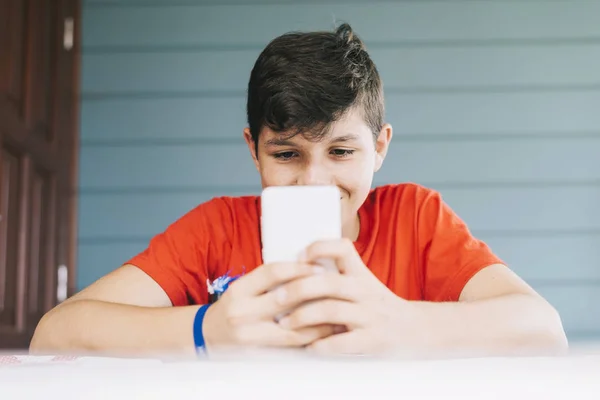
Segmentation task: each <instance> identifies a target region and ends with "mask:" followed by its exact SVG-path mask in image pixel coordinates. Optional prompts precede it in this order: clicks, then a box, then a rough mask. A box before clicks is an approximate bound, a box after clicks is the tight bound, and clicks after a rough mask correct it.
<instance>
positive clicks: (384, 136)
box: [375, 124, 393, 172]
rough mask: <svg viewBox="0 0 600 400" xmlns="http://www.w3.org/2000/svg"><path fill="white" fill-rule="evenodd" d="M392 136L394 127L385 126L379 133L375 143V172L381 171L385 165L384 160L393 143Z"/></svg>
mask: <svg viewBox="0 0 600 400" xmlns="http://www.w3.org/2000/svg"><path fill="white" fill-rule="evenodd" d="M392 136H393V130H392V125H390V124H384V125H383V127H382V128H381V131H379V136H377V140H376V141H375V153H376V154H375V172H377V171H379V169H380V168H381V166H382V165H383V160H384V159H385V156H386V155H387V151H388V148H389V146H390V142H391V141H392Z"/></svg>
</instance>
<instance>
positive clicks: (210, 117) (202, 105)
mask: <svg viewBox="0 0 600 400" xmlns="http://www.w3.org/2000/svg"><path fill="white" fill-rule="evenodd" d="M598 104H600V91H574V92H551V93H447V94H400V93H392V94H388V95H387V96H386V114H387V115H386V118H387V120H388V121H389V122H390V123H391V124H392V125H393V127H394V132H395V134H396V135H397V137H399V136H405V135H419V136H422V135H446V134H468V135H471V134H472V135H482V136H484V135H509V134H514V135H516V137H517V138H518V137H520V136H522V135H523V134H531V135H537V134H542V135H545V134H552V133H561V134H564V135H565V136H566V137H568V136H569V135H572V134H574V133H579V132H592V133H594V134H597V135H598V136H600V112H598ZM245 107H246V98H245V97H244V96H237V97H195V98H148V99H126V98H121V99H108V100H84V101H83V103H82V122H81V123H82V129H81V136H82V140H83V143H84V144H85V143H88V142H128V141H143V140H145V139H152V140H157V141H169V140H173V138H177V139H195V138H202V139H204V138H215V139H219V140H223V139H232V138H236V139H239V138H241V135H242V129H243V128H244V127H245V126H246V109H245ZM565 110H568V112H565ZM599 151H600V150H599Z"/></svg>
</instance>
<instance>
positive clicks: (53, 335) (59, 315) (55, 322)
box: [29, 301, 73, 355]
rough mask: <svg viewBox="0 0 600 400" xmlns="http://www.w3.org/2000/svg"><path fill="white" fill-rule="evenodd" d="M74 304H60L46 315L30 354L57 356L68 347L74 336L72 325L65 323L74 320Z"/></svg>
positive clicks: (30, 344) (30, 346) (40, 323)
mask: <svg viewBox="0 0 600 400" xmlns="http://www.w3.org/2000/svg"><path fill="white" fill-rule="evenodd" d="M72 303H73V302H70V301H67V302H65V303H62V304H59V305H58V306H56V307H54V308H53V309H52V310H50V311H48V312H47V313H46V314H44V316H43V317H42V318H41V319H40V321H39V322H38V324H37V326H36V328H35V331H34V332H33V336H32V338H31V342H30V343H29V353H30V354H32V355H43V354H50V353H52V354H55V353H57V352H58V351H61V350H64V349H65V348H67V347H68V346H67V344H68V343H69V342H70V340H71V336H72V332H71V331H72V329H71V328H72V324H65V322H66V321H68V320H72V319H73V315H72V314H73V313H72V311H73V310H71V306H72Z"/></svg>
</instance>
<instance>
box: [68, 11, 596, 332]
mask: <svg viewBox="0 0 600 400" xmlns="http://www.w3.org/2000/svg"><path fill="white" fill-rule="evenodd" d="M83 11H84V19H83V27H84V34H83V51H84V57H83V77H82V88H83V94H82V95H83V103H82V120H81V136H82V140H81V160H80V162H81V165H80V168H81V170H80V191H81V192H80V210H79V243H80V246H79V262H78V287H79V288H83V287H85V286H87V285H88V284H90V283H91V282H93V281H94V280H95V279H97V278H98V277H100V276H101V275H103V274H105V273H107V272H109V271H111V270H112V269H114V268H116V267H118V266H119V265H120V264H121V263H122V262H124V261H125V260H126V259H127V258H128V257H130V256H132V255H134V254H135V253H136V252H138V251H140V250H142V249H143V248H144V247H145V245H146V243H147V241H148V239H149V238H150V237H151V236H152V235H153V234H155V233H157V232H159V231H161V230H163V229H164V228H165V227H166V226H167V225H168V224H169V223H170V222H172V221H174V220H175V219H176V218H178V217H179V216H181V215H182V214H184V213H185V212H186V211H188V210H189V209H191V208H192V207H194V206H195V205H196V204H198V203H200V202H203V201H205V200H208V199H209V198H211V197H213V196H217V195H235V194H247V193H258V190H259V180H258V176H257V174H256V172H255V170H254V167H253V166H252V164H251V159H250V156H249V154H248V153H247V150H246V148H245V144H244V142H243V140H242V136H241V135H242V129H243V127H244V126H245V114H244V106H245V104H244V101H245V88H246V84H247V80H248V77H249V73H250V69H251V67H252V64H253V62H254V60H255V58H256V57H257V55H258V53H259V52H260V50H261V49H262V48H263V46H264V45H265V44H266V43H267V42H268V41H269V40H271V39H272V38H274V37H275V36H277V35H279V34H281V33H284V32H286V31H289V30H294V29H301V30H306V29H331V28H332V26H333V21H334V20H337V21H347V22H350V23H351V24H352V25H353V26H354V28H355V29H356V30H357V32H358V34H359V35H361V36H362V37H363V39H364V40H365V41H366V43H367V46H368V48H369V49H370V52H371V54H372V57H373V58H374V60H375V62H376V63H377V65H378V67H379V69H380V72H381V74H382V75H383V79H384V82H385V87H386V100H387V119H388V121H389V122H391V123H392V124H393V126H394V128H395V139H394V141H393V144H392V147H391V149H390V154H389V156H388V158H387V160H386V163H385V165H384V168H383V170H382V171H381V172H380V173H379V174H378V175H377V176H376V182H377V183H388V182H401V181H415V182H418V183H421V184H424V185H427V186H430V187H433V188H435V189H438V190H440V191H441V192H442V194H443V195H444V197H445V199H446V200H447V201H448V203H449V204H450V205H451V206H452V207H453V208H454V209H455V210H456V211H457V212H458V213H459V214H460V215H461V216H462V217H463V218H464V219H465V220H466V221H467V223H468V224H469V225H470V226H471V228H472V230H473V231H474V233H475V234H477V235H478V236H480V237H481V238H483V239H484V240H486V241H487V242H488V243H489V244H490V245H491V246H492V248H493V249H494V250H495V251H496V252H497V253H498V254H499V255H500V256H501V257H503V258H504V259H506V260H507V261H508V262H509V263H510V265H511V266H512V267H513V268H514V270H516V271H517V272H518V273H519V274H520V275H521V276H523V277H524V278H525V279H527V280H528V281H529V282H530V283H531V284H532V285H533V286H534V287H535V288H536V289H538V290H539V291H540V292H541V293H542V294H543V295H545V296H546V297H547V298H548V299H549V300H550V301H551V302H552V303H553V304H554V305H555V306H556V307H557V308H558V309H559V311H560V312H561V313H562V316H563V321H564V324H565V327H566V329H567V332H568V334H569V336H570V338H571V339H577V338H582V337H589V336H594V335H596V336H598V337H600V211H599V209H600V1H584V0H568V1H528V0H519V1H493V0H487V1H467V0H464V1H460V0H454V1H452V0H445V1H430V0H419V1H400V0H398V1H369V2H367V1H366V0H365V1H352V0H346V1H326V2H317V1H304V2H301V1H292V0H280V1H275V0H273V1H267V0H263V1H258V0H257V1H216V0H215V1H201V0H197V1H191V0H189V1H181V0H162V1H159V0H156V1H151V0H137V1H136V0H122V1H110V0H87V1H84V8H83Z"/></svg>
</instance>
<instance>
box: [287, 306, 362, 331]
mask: <svg viewBox="0 0 600 400" xmlns="http://www.w3.org/2000/svg"><path fill="white" fill-rule="evenodd" d="M367 323H368V315H367V313H366V312H365V311H364V308H363V307H362V306H360V305H359V304H357V303H352V302H348V301H342V300H330V299H328V300H317V301H314V302H311V303H308V304H304V305H301V306H300V307H298V308H297V309H295V310H293V311H292V312H291V313H290V314H289V315H288V316H286V317H284V318H283V319H281V321H279V324H280V325H281V326H282V327H284V328H286V329H291V330H296V329H300V328H305V327H308V326H316V325H323V324H335V325H345V326H346V327H348V328H349V329H357V328H361V327H364V326H365V325H366V324H367Z"/></svg>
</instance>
